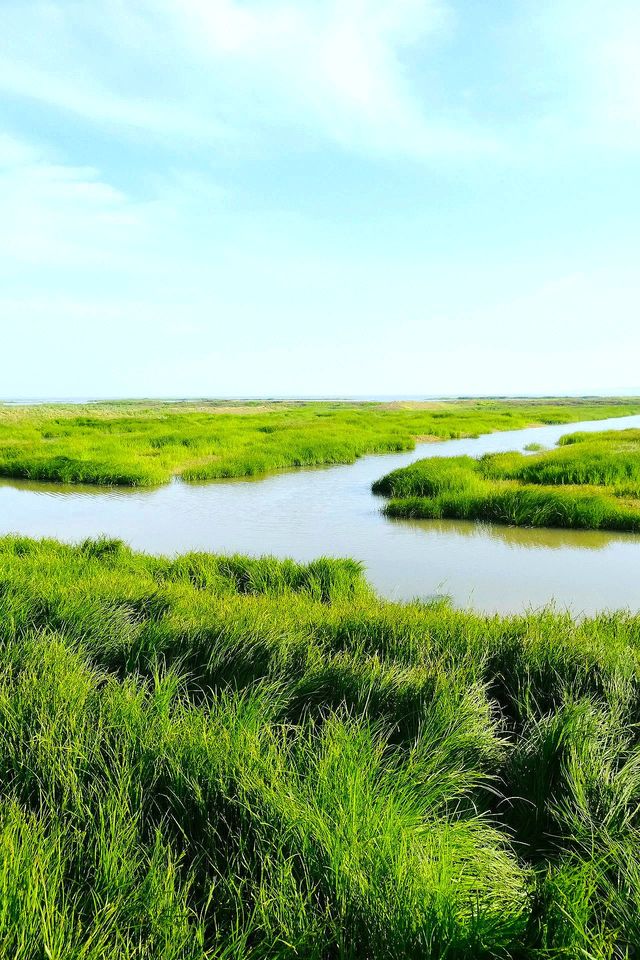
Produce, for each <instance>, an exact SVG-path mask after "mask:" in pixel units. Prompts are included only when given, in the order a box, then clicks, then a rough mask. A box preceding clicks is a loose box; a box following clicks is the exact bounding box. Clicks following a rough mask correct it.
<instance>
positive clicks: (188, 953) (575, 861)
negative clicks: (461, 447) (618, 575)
mask: <svg viewBox="0 0 640 960" xmlns="http://www.w3.org/2000/svg"><path fill="white" fill-rule="evenodd" d="M639 723H640V618H638V617H637V616H632V615H631V614H624V613H619V614H613V613H612V614H602V615H601V616H599V617H596V618H593V619H590V620H582V621H576V620H573V619H572V618H571V617H570V616H568V615H566V614H565V615H560V614H557V613H554V612H553V611H544V612H541V613H539V614H531V615H527V616H517V617H508V618H501V617H495V616H494V617H488V616H483V615H479V614H474V613H467V612H464V611H460V610H455V609H453V608H452V607H450V606H449V605H447V604H446V603H442V602H441V603H437V604H405V605H401V604H393V603H387V602H384V601H382V600H380V599H378V598H376V597H375V596H374V595H373V593H372V591H371V590H370V588H369V587H368V585H367V584H366V582H365V581H364V579H363V576H362V571H361V568H360V567H359V565H358V564H355V563H351V562H348V561H346V562H344V561H335V560H333V561H332V560H318V561H315V563H313V564H308V565H296V564H294V563H292V562H291V561H279V560H275V559H273V558H261V559H250V558H242V557H238V556H235V557H214V556H209V555H206V554H191V555H186V556H184V557H178V558H177V559H168V558H163V557H153V556H148V555H145V554H139V553H134V552H133V551H131V550H130V549H129V548H127V547H126V546H125V545H124V544H122V543H121V542H119V541H114V540H109V539H106V538H102V539H99V540H88V541H85V542H84V543H82V544H80V545H78V546H76V547H73V546H68V545H63V544H60V543H56V542H55V541H46V540H44V541H38V542H36V541H32V540H28V539H26V538H19V537H11V538H4V539H2V540H0V891H1V895H0V945H1V946H0V956H2V957H7V958H9V957H11V958H12V960H13V958H16V960H41V958H44V957H47V958H53V960H69V958H83V960H85V958H87V960H107V958H112V957H118V958H124V960H134V958H135V960H138V958H148V960H152V958H153V960H156V958H162V960H204V958H238V960H240V958H245V957H249V958H266V957H269V958H271V957H275V958H290V957H291V958H293V957H304V958H317V960H324V958H349V960H356V958H358V960H359V958H369V957H376V958H378V957H380V958H385V957H386V958H398V960H400V958H404V957H409V958H411V957H413V958H416V960H417V958H424V957H425V956H428V957H432V958H442V960H444V958H447V960H449V958H465V960H477V958H487V960H489V958H499V957H504V958H508V957H512V958H514V960H515V958H522V960H529V958H531V960H533V958H536V960H542V958H550V957H567V958H574V957H575V958H577V957H587V956H588V957H593V958H595V960H618V958H621V957H628V958H629V960H630V958H631V957H632V956H633V950H634V948H635V946H636V945H637V944H638V942H639V937H640V928H639V924H638V919H637V918H638V915H639V914H640V857H639V855H638V849H639V844H638V841H639V840H640V821H639V814H638V810H639V809H640V746H639V740H638V732H637V731H638V724H639Z"/></svg>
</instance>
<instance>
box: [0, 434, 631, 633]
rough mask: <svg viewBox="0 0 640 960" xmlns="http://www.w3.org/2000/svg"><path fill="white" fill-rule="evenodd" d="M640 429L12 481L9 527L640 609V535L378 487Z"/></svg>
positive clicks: (400, 581)
mask: <svg viewBox="0 0 640 960" xmlns="http://www.w3.org/2000/svg"><path fill="white" fill-rule="evenodd" d="M628 427H636V428H638V427H640V416H634V417H624V418H617V419H613V420H600V421H593V422H592V421H590V422H588V423H578V424H568V425H564V426H550V427H535V428H530V429H526V430H517V431H510V432H504V433H492V434H486V435H484V436H482V437H479V438H477V439H466V440H449V441H446V442H439V443H424V444H420V445H419V446H417V447H416V449H415V450H413V451H411V452H410V453H404V454H386V455H383V456H371V457H363V458H362V459H360V460H358V461H357V462H356V463H355V464H350V465H348V466H338V467H326V468H316V469H311V470H295V471H291V472H287V473H279V474H276V475H274V476H270V477H266V478H264V479H261V480H253V481H252V480H235V481H224V482H222V481H217V482H213V483H207V484H198V485H195V484H185V483H181V482H179V481H175V482H173V483H171V484H169V485H167V486H164V487H160V488H157V489H152V490H141V489H124V488H113V487H110V488H96V487H69V486H57V485H54V484H36V483H29V482H19V481H9V480H0V533H22V534H26V535H29V536H33V537H44V536H46V537H56V538H57V539H61V540H67V541H76V540H79V539H82V538H83V537H86V536H96V535H98V534H101V533H105V534H108V535H109V536H115V537H121V538H122V539H124V540H126V541H127V542H128V543H130V544H131V545H132V546H133V547H134V548H136V549H140V550H146V551H149V552H155V553H170V554H173V553H178V552H185V551H188V550H208V551H211V552H214V553H230V552H238V553H249V554H262V553H271V554H275V555H276V556H279V557H286V556H289V557H293V558H294V559H296V560H310V559H312V558H313V557H317V556H320V555H323V554H325V555H332V556H349V557H355V558H357V559H359V560H362V561H363V562H364V563H365V566H366V570H367V576H368V578H369V580H370V581H371V582H372V583H373V585H374V587H375V588H376V589H377V590H378V592H379V593H381V594H383V595H384V596H387V597H390V598H393V599H412V598H414V597H422V598H426V597H430V596H433V595H435V594H447V595H449V596H450V597H451V598H452V600H453V601H454V603H455V604H456V605H458V606H465V607H474V608H476V609H481V610H487V611H501V612H507V611H519V610H523V609H527V608H537V607H540V606H542V605H545V604H548V603H551V602H554V603H555V604H556V605H557V606H558V607H559V608H570V609H571V610H573V611H574V612H575V613H578V614H580V613H590V612H594V611H596V610H602V609H605V608H606V609H619V608H627V607H628V608H630V609H633V610H640V535H633V534H615V533H598V532H580V531H567V530H526V529H517V528H513V527H498V526H489V525H486V524H479V523H469V522H459V521H406V520H389V519H387V518H385V517H384V516H383V515H382V514H381V512H380V511H381V506H382V501H381V500H380V499H379V498H378V497H375V496H373V494H372V493H371V484H372V483H373V481H374V480H376V479H377V478H378V477H380V476H382V475H383V474H384V473H387V472H388V471H389V470H393V469H395V468H396V467H400V466H405V465H406V464H408V463H411V462H412V461H414V460H418V459H420V458H422V457H425V456H429V457H443V456H453V455H458V454H470V455H471V456H479V455H481V454H483V453H489V452H496V451H501V450H522V449H523V448H524V447H525V446H527V445H528V444H530V443H534V442H535V443H540V444H543V445H544V446H548V447H550V446H553V445H554V444H556V443H557V441H558V439H559V438H560V437H561V436H562V435H564V434H567V433H572V432H574V431H576V430H594V431H595V430H610V429H615V430H619V429H625V428H628Z"/></svg>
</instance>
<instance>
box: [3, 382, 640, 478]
mask: <svg viewBox="0 0 640 960" xmlns="http://www.w3.org/2000/svg"><path fill="white" fill-rule="evenodd" d="M634 413H640V401H638V400H594V399H584V400H539V401H532V400H527V401H508V400H476V401H455V402H439V403H438V402H433V403H423V404H409V403H395V404H382V403H378V404H376V403H337V402H336V403H327V402H324V403H301V402H298V403H270V404H269V403H262V404H258V403H254V404H242V405H241V404H235V405H234V404H226V405H222V404H215V403H205V402H202V403H199V404H195V403H189V404H187V403H183V404H180V403H161V402H143V401H139V402H136V403H124V402H121V403H112V404H91V405H87V406H84V407H78V406H69V405H67V406H56V405H49V406H40V407H14V406H2V405H0V476H5V477H14V478H23V479H29V480H39V481H48V482H57V483H65V484H66V483H80V484H81V483H86V484H120V485H128V486H141V485H146V486H148V485H153V484H159V483H166V482H168V481H169V480H170V479H171V478H172V477H173V476H180V477H182V478H183V479H184V480H189V481H202V480H211V479H221V478H229V477H252V476H261V475H263V474H266V473H269V472H273V471H275V470H282V469H290V468H292V467H305V466H314V465H320V464H332V463H352V462H353V461H354V460H355V459H356V458H357V457H360V456H362V455H364V454H367V453H387V452H393V451H401V450H410V449H413V447H414V446H415V442H416V439H417V438H430V439H444V440H446V439H450V438H453V437H463V436H478V435H479V434H481V433H487V432H490V431H493V430H509V429H517V428H519V427H526V426H529V425H531V424H544V423H570V422H575V421H578V420H591V419H602V418H606V417H613V416H624V415H628V414H634Z"/></svg>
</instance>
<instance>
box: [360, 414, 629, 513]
mask: <svg viewBox="0 0 640 960" xmlns="http://www.w3.org/2000/svg"><path fill="white" fill-rule="evenodd" d="M373 490H374V492H376V493H380V494H382V495H384V496H386V497H388V498H389V501H388V503H387V504H386V506H385V512H386V513H387V514H388V515H389V516H392V517H412V518H423V519H440V518H456V519H465V520H483V521H488V522H490V523H506V524H512V525H514V526H530V527H569V528H578V529H589V530H627V531H634V532H638V531H640V431H638V430H622V431H620V432H615V431H609V432H603V433H591V434H586V433H585V434H574V435H569V436H568V437H563V438H562V441H561V445H560V446H559V447H558V448H557V449H554V450H548V451H544V452H541V453H536V454H533V455H529V456H525V455H524V454H521V453H498V454H487V455H485V456H483V457H481V458H480V459H478V460H474V459H472V458H471V457H451V458H443V459H438V458H433V459H431V460H420V461H418V462H417V463H414V464H411V465H410V466H409V467H406V468H404V469H401V470H396V471H394V472H392V473H390V474H387V476H385V477H382V478H381V479H380V480H378V481H377V482H376V483H375V484H374V485H373Z"/></svg>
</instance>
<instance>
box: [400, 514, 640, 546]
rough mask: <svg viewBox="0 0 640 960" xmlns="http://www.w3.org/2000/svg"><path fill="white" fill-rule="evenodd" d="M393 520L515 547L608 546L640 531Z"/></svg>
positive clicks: (634, 539) (430, 531)
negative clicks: (627, 531)
mask: <svg viewBox="0 0 640 960" xmlns="http://www.w3.org/2000/svg"><path fill="white" fill-rule="evenodd" d="M389 522H390V523H400V524H403V525H405V526H408V527H412V528H413V529H414V530H422V531H423V533H424V534H426V535H427V536H429V535H430V534H434V533H440V534H447V535H448V536H457V537H467V538H469V537H473V538H476V539H477V538H480V539H487V538H488V539H490V540H496V541H499V542H500V543H504V544H506V546H508V547H513V548H514V549H518V550H519V549H525V550H526V549H532V548H535V549H541V548H544V549H545V550H564V549H567V548H570V549H574V550H604V549H605V548H606V547H608V546H610V544H612V543H617V542H626V541H632V542H636V543H638V542H639V541H640V537H639V536H638V534H632V533H623V532H617V531H609V530H555V529H553V530H552V529H550V528H548V527H508V526H501V525H499V524H490V523H480V522H477V521H473V520H402V519H397V518H389Z"/></svg>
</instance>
